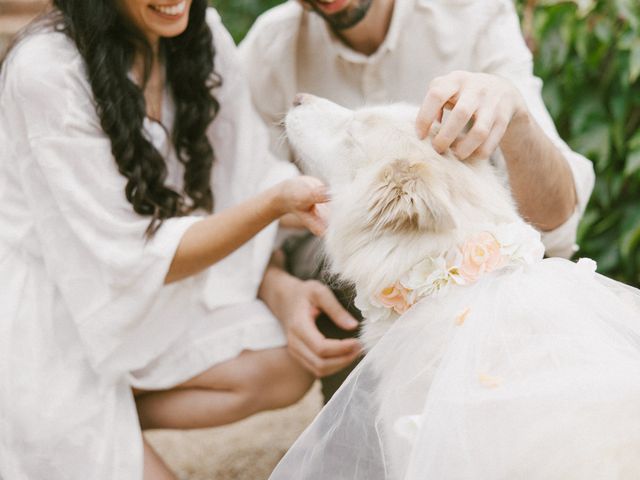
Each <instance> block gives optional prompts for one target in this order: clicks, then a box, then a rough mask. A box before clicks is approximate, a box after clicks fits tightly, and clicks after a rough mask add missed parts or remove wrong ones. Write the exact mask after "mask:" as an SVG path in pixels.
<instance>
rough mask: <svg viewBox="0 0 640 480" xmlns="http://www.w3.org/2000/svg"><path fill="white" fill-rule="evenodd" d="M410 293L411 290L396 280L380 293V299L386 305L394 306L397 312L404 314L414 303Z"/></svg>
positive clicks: (388, 306)
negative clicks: (410, 298)
mask: <svg viewBox="0 0 640 480" xmlns="http://www.w3.org/2000/svg"><path fill="white" fill-rule="evenodd" d="M410 294H411V291H410V290H409V289H407V288H405V287H403V286H402V284H401V283H400V282H396V283H394V284H393V285H391V286H389V287H387V288H385V289H384V290H382V291H381V292H380V293H379V294H378V300H379V301H380V303H382V305H384V306H385V307H387V308H393V310H394V311H395V312H396V313H397V314H399V315H402V314H403V313H404V312H406V311H407V310H409V308H410V307H411V305H412V303H411V301H410V300H409V296H410Z"/></svg>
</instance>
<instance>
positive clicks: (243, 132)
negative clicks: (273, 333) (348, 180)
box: [200, 8, 299, 309]
mask: <svg viewBox="0 0 640 480" xmlns="http://www.w3.org/2000/svg"><path fill="white" fill-rule="evenodd" d="M207 22H208V24H209V27H210V28H211V31H212V33H213V37H214V45H215V49H216V57H215V70H216V72H218V73H219V74H220V76H221V77H222V86H221V87H220V88H219V89H216V91H215V92H214V94H215V96H216V98H217V99H218V101H219V102H220V105H221V108H220V112H219V113H218V116H217V117H216V119H215V121H214V122H213V124H212V125H211V128H210V129H209V139H210V141H211V144H212V145H213V147H214V151H215V155H216V161H215V164H214V170H213V192H214V197H215V209H216V211H219V210H223V209H225V208H228V207H229V206H231V205H234V204H236V203H238V202H241V201H243V200H246V199H247V198H249V197H251V196H253V195H255V194H256V193H258V192H260V191H262V190H265V189H267V188H269V187H271V186H273V185H274V184H276V183H278V182H280V181H282V180H285V179H287V178H290V177H293V176H295V175H298V174H299V172H298V170H297V169H296V167H295V166H294V165H293V164H292V163H290V162H288V161H286V160H279V159H277V158H276V157H275V156H274V155H273V154H272V152H271V150H270V148H269V132H268V130H267V127H266V126H265V124H264V122H263V121H262V119H261V118H260V116H259V115H258V113H257V111H256V109H255V107H254V105H253V103H252V100H251V92H250V89H249V84H248V82H247V77H246V73H245V71H244V69H243V68H242V65H241V63H240V59H239V57H238V52H237V48H236V46H235V44H234V42H233V39H232V38H231V36H230V35H229V32H228V31H227V30H226V29H225V28H224V26H223V25H222V22H221V20H220V17H219V16H218V14H217V12H216V11H215V10H214V9H212V8H211V9H209V11H208V12H207ZM282 141H283V142H284V143H286V142H285V140H284V139H283V140H282ZM276 233H277V222H274V223H273V224H271V225H270V226H269V227H267V228H265V229H264V230H263V231H262V232H260V233H259V234H258V235H256V236H255V237H254V238H253V239H252V240H251V241H250V242H248V243H247V244H245V245H243V246H242V247H241V248H239V249H238V250H236V251H235V252H233V253H232V254H231V255H229V256H228V257H226V258H224V259H222V260H221V261H220V262H218V263H216V264H215V265H213V266H212V267H211V268H209V269H208V270H207V271H206V272H205V273H204V276H205V277H206V279H205V284H204V288H203V290H202V294H201V297H200V298H201V300H202V302H203V303H204V305H205V306H206V307H208V308H209V309H214V308H217V307H221V306H228V305H233V304H238V303H243V302H248V301H252V300H253V299H255V297H256V295H257V292H258V288H259V286H260V282H261V281H262V277H263V275H264V270H265V268H266V265H267V263H268V261H269V258H270V256H271V253H272V251H273V248H274V244H275V240H276Z"/></svg>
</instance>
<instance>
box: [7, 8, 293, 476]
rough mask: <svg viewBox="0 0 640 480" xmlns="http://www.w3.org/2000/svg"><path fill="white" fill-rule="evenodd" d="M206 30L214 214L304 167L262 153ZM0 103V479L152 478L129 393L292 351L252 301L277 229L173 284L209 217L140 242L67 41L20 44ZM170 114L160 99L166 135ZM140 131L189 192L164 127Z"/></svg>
mask: <svg viewBox="0 0 640 480" xmlns="http://www.w3.org/2000/svg"><path fill="white" fill-rule="evenodd" d="M208 22H209V24H210V27H211V29H212V31H213V33H214V39H215V47H216V51H217V54H216V61H215V64H216V70H217V72H219V73H220V74H221V76H222V77H223V80H224V84H223V86H222V87H221V88H219V89H217V90H216V91H215V95H216V97H217V98H218V100H219V101H220V103H221V105H222V108H221V110H220V113H219V115H218V117H217V118H216V120H215V121H214V122H213V124H212V126H211V127H210V129H209V131H208V135H209V139H210V141H211V143H212V145H213V147H214V150H215V153H216V163H215V166H214V169H213V176H212V178H213V180H212V188H213V192H214V196H215V203H216V210H217V211H219V210H222V209H225V208H227V207H229V206H231V205H233V204H235V203H237V202H239V201H240V200H243V199H244V198H246V197H248V196H249V195H252V194H254V193H256V192H257V191H258V190H262V189H264V188H266V187H268V186H270V185H271V184H273V183H275V182H277V181H279V180H282V179H284V178H287V177H290V176H292V175H295V174H296V172H295V169H294V168H293V167H292V166H291V165H290V164H289V163H287V162H278V161H276V160H275V159H274V158H273V157H272V156H270V154H269V153H268V135H267V132H266V129H264V127H263V126H262V124H261V121H260V119H259V116H258V115H257V114H256V113H255V110H254V109H253V106H252V104H251V100H250V94H249V90H248V86H247V84H246V82H245V80H244V78H243V77H242V74H241V71H240V69H239V64H238V60H237V58H236V51H235V46H234V45H233V41H232V40H231V38H230V36H229V34H228V33H227V32H226V30H225V29H224V27H223V26H222V24H221V22H220V20H219V18H218V16H217V14H216V13H215V12H214V11H213V10H212V11H210V12H209V14H208ZM165 96H167V95H165ZM0 105H1V107H0V478H5V479H11V480H22V479H38V478H47V479H51V480H55V479H65V480H70V479H82V480H85V479H89V478H91V479H97V480H101V479H125V478H126V479H136V478H142V477H141V476H142V444H141V434H140V429H139V425H138V421H137V418H136V410H135V404H134V401H133V397H132V394H131V385H135V386H138V387H143V388H165V387H170V386H173V385H175V384H177V383H179V382H181V381H184V380H186V379H188V378H190V377H192V376H194V375H196V374H198V373H200V372H201V371H203V370H205V369H206V368H208V367H210V366H212V365H213V364H215V363H218V362H222V361H224V360H227V359H230V358H232V357H234V356H236V355H238V354H239V353H240V352H241V351H242V350H243V349H259V348H269V347H276V346H282V345H284V344H285V338H284V335H283V333H282V331H281V329H280V326H279V324H278V322H277V320H276V319H275V318H274V317H273V316H272V315H271V314H270V312H269V311H268V309H267V308H266V307H265V306H264V305H263V304H262V303H261V302H260V301H258V300H256V292H257V288H258V286H259V283H260V280H261V278H262V275H263V271H264V268H265V265H266V263H267V261H268V259H269V256H270V253H271V250H272V246H273V241H274V239H275V234H276V226H275V225H272V226H270V227H269V228H267V229H265V230H264V231H263V232H262V233H261V234H259V235H258V236H257V237H256V238H255V239H254V240H252V241H251V242H249V243H248V244H247V245H245V246H244V247H242V248H241V249H239V250H238V251H236V252H235V253H234V254H232V255H230V256H229V257H228V258H226V259H225V260H223V261H221V262H219V263H218V264H216V265H215V266H213V267H211V268H209V269H208V270H206V271H205V272H203V273H202V274H200V275H198V276H196V277H193V278H191V279H188V280H184V281H181V282H176V283H174V284H171V285H168V286H164V285H163V282H164V278H165V276H166V273H167V270H168V268H169V265H170V263H171V260H172V258H173V256H174V253H175V250H176V248H177V245H178V243H179V241H180V238H181V237H182V235H183V234H184V232H185V231H186V230H187V229H188V228H189V227H190V226H191V225H193V224H194V223H195V222H197V221H200V218H201V217H198V216H195V215H194V216H190V217H184V218H174V219H170V220H167V221H165V222H164V224H163V225H162V227H161V228H160V230H159V231H158V233H157V234H156V236H155V237H154V238H153V239H152V240H151V241H149V242H145V240H144V231H145V229H146V227H147V225H148V222H149V218H145V217H142V216H139V215H138V214H136V213H134V211H133V208H132V207H131V205H130V204H129V202H128V201H127V200H126V198H125V196H124V186H125V182H126V180H125V178H124V177H123V176H122V175H120V174H119V173H118V171H117V167H116V164H115V161H114V159H113V157H112V155H111V145H110V141H109V139H108V137H106V135H105V134H104V133H103V131H102V130H101V128H100V123H99V119H98V117H97V115H96V113H95V108H94V105H93V100H92V95H91V89H90V86H89V84H88V80H87V78H86V77H85V73H84V66H83V63H82V60H81V58H80V56H79V54H78V52H77V50H76V49H75V47H74V45H73V44H72V42H71V41H70V40H69V39H68V38H67V37H65V36H64V35H63V34H61V33H54V32H51V31H48V32H43V33H39V34H36V35H32V36H30V37H28V38H27V39H25V40H24V41H23V42H22V43H21V44H20V45H19V46H18V47H17V48H16V49H15V50H14V51H13V52H12V54H11V56H10V58H9V60H8V62H7V64H6V65H5V66H4V68H3V76H2V78H0ZM173 108H174V107H173V105H172V104H171V102H170V101H169V100H167V101H165V105H164V121H165V123H167V125H168V126H170V124H171V122H172V116H173ZM145 130H146V132H147V134H148V136H149V138H150V139H151V140H152V142H153V143H154V145H155V146H156V147H157V148H158V149H159V151H161V152H162V153H163V154H164V155H165V158H166V161H167V163H168V167H169V177H170V178H169V182H170V183H171V184H173V185H174V186H176V188H181V185H182V173H183V170H182V166H181V165H180V164H179V162H178V161H177V159H176V157H175V155H174V153H173V152H172V151H171V149H170V148H169V147H168V142H167V138H166V134H165V131H164V130H163V129H162V128H161V127H160V126H159V125H157V124H154V123H151V122H146V123H145Z"/></svg>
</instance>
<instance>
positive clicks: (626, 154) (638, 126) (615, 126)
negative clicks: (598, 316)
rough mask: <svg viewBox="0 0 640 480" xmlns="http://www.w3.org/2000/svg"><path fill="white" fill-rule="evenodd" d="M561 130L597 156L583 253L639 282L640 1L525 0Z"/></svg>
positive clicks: (539, 69)
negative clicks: (594, 181) (595, 178)
mask: <svg viewBox="0 0 640 480" xmlns="http://www.w3.org/2000/svg"><path fill="white" fill-rule="evenodd" d="M517 3H518V6H519V7H520V12H521V13H522V17H523V30H524V33H525V37H526V38H527V40H528V42H529V45H530V47H531V48H532V50H533V51H534V55H535V60H536V64H535V70H536V74H537V75H538V76H540V77H541V78H542V79H543V80H544V82H545V86H544V91H543V94H544V100H545V103H546V105H547V107H548V108H549V111H550V112H551V114H552V116H553V118H554V120H555V122H556V125H557V127H558V130H559V131H560V134H561V136H562V137H563V138H564V139H565V140H567V142H568V143H569V144H570V145H571V147H572V148H573V149H574V150H576V151H577V152H580V153H582V154H583V155H585V156H587V157H588V158H590V159H591V160H592V161H593V163H594V167H595V170H596V177H597V180H596V186H595V190H594V193H593V196H592V197H591V202H590V203H589V207H588V209H587V212H586V214H585V216H584V219H583V221H582V224H581V225H580V229H579V243H580V246H581V250H580V255H582V256H589V257H592V258H594V259H596V260H597V261H598V266H599V268H598V270H599V271H600V272H601V273H606V274H607V275H610V276H613V277H616V278H618V279H621V280H625V281H626V282H628V283H632V284H635V285H638V284H640V6H639V5H638V2H637V0H580V1H549V0H547V1H539V2H536V1H532V0H528V1H527V0H518V1H517Z"/></svg>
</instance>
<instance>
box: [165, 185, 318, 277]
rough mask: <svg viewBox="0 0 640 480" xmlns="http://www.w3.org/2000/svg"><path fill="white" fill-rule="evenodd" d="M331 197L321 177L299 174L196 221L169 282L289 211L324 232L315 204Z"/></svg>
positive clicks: (196, 269)
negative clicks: (317, 178)
mask: <svg viewBox="0 0 640 480" xmlns="http://www.w3.org/2000/svg"><path fill="white" fill-rule="evenodd" d="M327 200H328V197H327V194H326V192H325V188H324V186H323V185H322V183H321V182H320V181H319V180H316V179H314V178H311V177H297V178H293V179H290V180H286V181H284V182H281V183H279V184H277V185H275V186H274V187H271V188H270V189H268V190H266V191H264V192H262V193H260V194H258V195H256V196H254V197H252V198H250V199H249V200H246V201H244V202H242V203H240V204H238V205H236V206H235V207H232V208H229V209H228V210H225V211H223V212H220V213H216V214H213V215H210V216H209V217H207V218H205V219H204V220H203V221H201V222H197V223H195V224H193V225H192V226H191V227H189V229H188V230H187V231H186V232H185V234H184V235H183V237H182V240H181V241H180V244H179V245H178V248H177V250H176V254H175V256H174V257H173V261H172V262H171V266H170V267H169V271H168V273H167V276H166V278H165V283H172V282H175V281H177V280H182V279H183V278H186V277H189V276H191V275H194V274H196V273H198V272H200V271H201V270H203V269H205V268H207V267H209V266H211V265H213V264H214V263H216V262H218V261H220V260H222V259H223V258H224V257H226V256H227V255H229V254H230V253H232V252H233V251H234V250H236V249H237V248H239V247H241V246H242V245H243V244H244V243H246V242H247V241H249V240H250V239H251V238H252V237H253V236H255V235H256V234H257V233H258V232H260V230H262V229H263V228H265V227H266V226H267V225H269V224H270V223H271V222H273V221H274V220H277V219H278V218H280V217H281V216H282V215H284V214H287V213H290V214H293V215H295V216H296V217H297V218H298V219H299V221H300V222H301V223H302V224H303V225H304V226H305V227H307V228H308V229H309V230H311V231H312V232H313V233H316V234H322V233H323V232H324V222H323V220H322V219H321V217H319V216H318V215H317V214H316V211H315V205H316V204H318V203H323V202H326V201H327Z"/></svg>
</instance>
